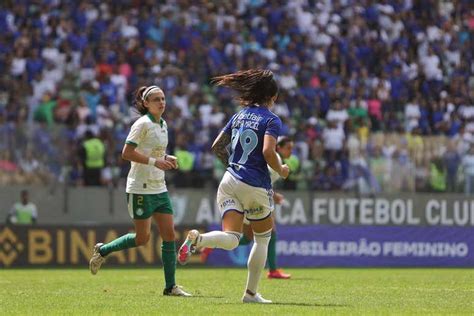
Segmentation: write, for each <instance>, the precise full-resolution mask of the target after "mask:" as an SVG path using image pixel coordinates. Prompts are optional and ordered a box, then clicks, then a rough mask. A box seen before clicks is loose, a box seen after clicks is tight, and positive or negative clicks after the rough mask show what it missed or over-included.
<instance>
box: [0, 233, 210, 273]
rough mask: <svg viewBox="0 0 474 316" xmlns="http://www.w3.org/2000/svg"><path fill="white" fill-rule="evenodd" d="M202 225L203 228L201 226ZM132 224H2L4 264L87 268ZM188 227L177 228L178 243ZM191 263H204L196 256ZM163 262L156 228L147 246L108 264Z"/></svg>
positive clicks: (0, 240) (117, 256)
mask: <svg viewBox="0 0 474 316" xmlns="http://www.w3.org/2000/svg"><path fill="white" fill-rule="evenodd" d="M201 228H202V227H201ZM130 229H131V227H130V226H129V225H114V226H1V225H0V267H2V268H7V267H30V268H31V267H48V266H64V267H66V266H68V267H69V266H81V267H87V265H88V262H89V259H90V257H91V255H92V249H93V247H94V245H95V244H96V243H97V242H99V241H104V240H105V241H106V242H108V241H111V240H113V239H115V238H117V237H119V236H121V235H124V234H126V233H128V232H129V231H130ZM188 230H189V229H188V228H184V227H176V237H177V239H178V240H179V241H178V244H181V242H182V241H183V240H184V238H186V235H187V232H188ZM190 263H200V261H199V257H198V256H197V255H196V256H193V257H192V258H191V259H190ZM155 264H156V265H161V238H160V237H159V236H158V235H157V234H156V232H154V231H152V233H151V237H150V241H149V242H148V244H147V245H145V246H142V247H138V248H131V249H127V250H124V251H118V252H114V253H112V254H110V255H109V256H107V266H114V265H120V266H143V265H151V266H152V265H155Z"/></svg>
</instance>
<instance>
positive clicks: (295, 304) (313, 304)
mask: <svg viewBox="0 0 474 316" xmlns="http://www.w3.org/2000/svg"><path fill="white" fill-rule="evenodd" d="M213 304H215V305H240V304H242V302H238V303H237V302H235V303H234V302H232V303H230V302H225V303H217V302H216V303H213ZM257 305H258V304H257ZM261 305H262V306H263V305H266V304H261ZM272 305H283V306H303V307H348V306H349V305H340V304H318V303H294V302H273V303H271V304H268V306H272Z"/></svg>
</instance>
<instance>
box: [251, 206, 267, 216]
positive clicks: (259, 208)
mask: <svg viewBox="0 0 474 316" xmlns="http://www.w3.org/2000/svg"><path fill="white" fill-rule="evenodd" d="M247 213H248V214H249V215H252V216H256V215H260V214H262V213H263V206H257V207H254V208H249V209H248V210H247Z"/></svg>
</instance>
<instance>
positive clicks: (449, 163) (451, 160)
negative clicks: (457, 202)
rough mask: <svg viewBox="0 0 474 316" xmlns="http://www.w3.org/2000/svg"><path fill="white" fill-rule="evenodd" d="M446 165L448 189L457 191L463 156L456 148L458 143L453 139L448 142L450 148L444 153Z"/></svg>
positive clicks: (448, 190)
mask: <svg viewBox="0 0 474 316" xmlns="http://www.w3.org/2000/svg"><path fill="white" fill-rule="evenodd" d="M443 160H444V165H445V166H446V191H447V192H456V191H457V190H456V187H457V175H458V169H459V166H460V164H461V156H460V155H459V153H458V152H457V150H456V144H455V143H454V142H452V141H450V142H449V143H448V148H447V150H446V152H445V153H444V155H443Z"/></svg>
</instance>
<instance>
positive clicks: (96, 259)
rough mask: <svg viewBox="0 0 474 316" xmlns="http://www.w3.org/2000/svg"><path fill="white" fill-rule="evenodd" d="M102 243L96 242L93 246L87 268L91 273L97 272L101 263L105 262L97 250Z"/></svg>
mask: <svg viewBox="0 0 474 316" xmlns="http://www.w3.org/2000/svg"><path fill="white" fill-rule="evenodd" d="M102 245H103V243H98V244H96V245H95V246H94V253H93V254H92V258H91V260H90V261H89V269H90V270H91V273H92V274H94V275H95V274H97V272H98V271H99V269H100V266H101V265H102V263H104V262H105V257H102V255H101V254H100V252H99V250H100V247H101V246H102Z"/></svg>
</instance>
